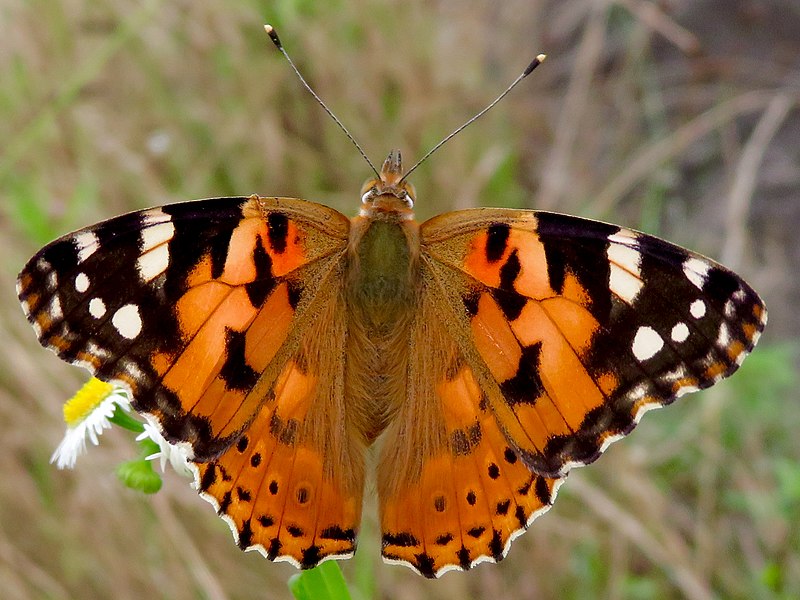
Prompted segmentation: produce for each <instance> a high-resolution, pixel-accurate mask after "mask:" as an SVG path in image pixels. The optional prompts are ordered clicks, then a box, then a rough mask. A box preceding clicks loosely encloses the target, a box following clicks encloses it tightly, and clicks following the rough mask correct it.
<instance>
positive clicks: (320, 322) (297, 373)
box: [196, 273, 364, 568]
mask: <svg viewBox="0 0 800 600" xmlns="http://www.w3.org/2000/svg"><path fill="white" fill-rule="evenodd" d="M337 275H340V273H337ZM339 291H340V289H339V288H337V287H336V286H332V285H327V286H325V287H324V288H323V289H322V290H320V292H319V295H320V296H321V302H320V306H321V309H320V311H319V313H318V314H315V315H313V316H312V317H311V321H312V322H311V324H310V325H309V328H308V329H307V331H306V335H305V336H304V337H303V340H302V341H301V343H300V345H299V348H298V350H297V352H296V353H295V354H294V355H293V356H292V357H291V358H290V360H289V361H288V362H287V363H286V364H285V366H284V367H283V369H282V371H281V373H280V375H279V376H278V378H277V379H276V380H275V382H274V384H273V385H272V387H271V388H270V389H269V390H268V391H267V393H266V399H265V401H264V403H263V404H262V405H261V407H260V409H259V411H258V413H257V415H256V416H255V418H254V419H253V421H252V423H251V424H250V425H249V427H248V429H247V431H246V432H245V433H244V434H243V435H242V436H241V437H240V438H239V439H238V441H237V442H236V443H235V444H233V445H231V446H230V447H229V448H228V449H227V450H226V451H225V452H224V453H223V454H222V455H221V456H219V457H218V458H217V459H215V460H214V461H211V462H208V463H197V465H196V466H197V468H198V478H197V479H198V482H199V487H200V492H201V494H203V496H204V497H205V498H206V499H208V500H209V501H211V502H212V504H214V505H215V506H216V508H217V511H218V513H219V514H220V516H222V517H223V518H224V519H225V520H226V521H227V522H228V523H229V525H230V526H231V529H232V531H233V532H234V536H235V538H236V540H237V543H238V545H239V547H240V548H241V549H242V550H258V551H259V552H261V553H262V554H263V555H264V556H266V557H267V558H269V559H270V560H287V561H290V562H292V563H293V564H294V565H295V566H297V567H300V568H310V567H314V566H316V565H317V564H318V563H319V562H320V561H321V560H323V559H324V558H326V557H335V558H346V557H348V556H350V555H352V553H353V552H354V550H355V538H356V534H357V531H358V526H359V522H360V517H361V496H362V489H363V485H364V484H363V481H364V480H363V471H364V466H363V456H362V453H363V444H362V443H361V442H360V439H361V438H360V436H359V435H358V434H357V432H354V431H353V430H352V426H351V423H352V420H353V419H352V415H349V414H348V410H349V408H350V407H349V406H348V405H347V403H346V401H345V395H344V393H343V391H344V368H345V363H344V361H342V360H341V355H342V349H343V347H344V344H345V337H346V315H345V312H344V306H343V303H342V302H341V299H340V297H339Z"/></svg>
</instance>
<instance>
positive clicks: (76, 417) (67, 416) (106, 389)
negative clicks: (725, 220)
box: [64, 377, 114, 427]
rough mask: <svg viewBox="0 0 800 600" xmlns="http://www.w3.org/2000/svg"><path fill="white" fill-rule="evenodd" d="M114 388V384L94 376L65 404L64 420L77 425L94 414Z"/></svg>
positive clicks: (70, 424)
mask: <svg viewBox="0 0 800 600" xmlns="http://www.w3.org/2000/svg"><path fill="white" fill-rule="evenodd" d="M113 390H114V386H113V385H111V384H110V383H106V382H105V381H100V380H99V379H97V378H96V377H92V378H91V379H90V380H89V381H87V382H86V383H85V384H84V386H83V387H82V388H81V389H79V390H78V392H77V393H76V394H75V395H74V396H73V397H72V398H70V399H69V400H67V402H66V403H65V404H64V421H66V423H67V425H68V426H70V427H75V426H76V425H77V424H78V423H80V422H81V421H83V420H84V419H85V418H86V417H88V416H89V415H90V414H92V411H93V410H94V409H96V408H97V407H98V406H99V405H100V403H101V402H102V401H103V400H105V399H106V398H107V397H108V395H109V394H110V393H111V392H112V391H113Z"/></svg>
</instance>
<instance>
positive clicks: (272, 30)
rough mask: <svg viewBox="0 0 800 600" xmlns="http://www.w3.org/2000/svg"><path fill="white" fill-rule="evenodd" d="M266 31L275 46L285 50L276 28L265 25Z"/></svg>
mask: <svg viewBox="0 0 800 600" xmlns="http://www.w3.org/2000/svg"><path fill="white" fill-rule="evenodd" d="M264 31H266V32H267V35H268V36H269V39H271V40H272V43H273V44H275V46H277V47H278V48H279V49H280V48H283V45H282V44H281V39H280V38H279V37H278V32H277V31H275V28H274V27H273V26H272V25H270V24H269V23H266V24H265V25H264Z"/></svg>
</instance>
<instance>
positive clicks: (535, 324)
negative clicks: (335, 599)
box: [379, 209, 766, 577]
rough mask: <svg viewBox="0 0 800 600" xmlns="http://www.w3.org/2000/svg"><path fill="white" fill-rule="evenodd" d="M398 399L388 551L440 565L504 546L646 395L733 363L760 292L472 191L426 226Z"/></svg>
mask: <svg viewBox="0 0 800 600" xmlns="http://www.w3.org/2000/svg"><path fill="white" fill-rule="evenodd" d="M420 235H421V238H422V279H423V282H424V290H423V295H422V301H421V304H422V306H421V309H420V313H419V315H418V318H417V320H416V321H415V323H414V325H413V327H412V330H413V333H412V338H411V340H410V347H411V348H412V356H411V365H410V367H409V375H408V392H407V398H406V402H405V404H404V405H403V407H402V408H401V410H400V413H399V414H398V415H397V418H396V420H395V422H394V424H393V425H392V426H391V427H390V429H389V430H388V432H387V437H386V440H385V446H384V449H383V458H382V461H381V467H380V472H379V484H380V485H379V492H380V495H381V499H380V501H381V524H382V528H383V555H384V557H385V558H386V559H387V560H389V561H396V562H400V563H402V564H406V565H410V566H411V567H413V568H414V569H415V570H417V571H418V572H420V573H421V574H423V575H425V576H428V577H436V576H439V575H440V574H442V573H443V572H446V571H447V570H450V569H467V568H469V567H471V566H472V565H474V564H476V563H477V562H480V561H482V560H499V559H501V558H502V557H503V556H505V553H506V552H507V551H508V548H509V545H510V542H511V540H513V538H514V537H515V536H516V535H518V534H519V533H521V532H522V531H523V530H524V529H525V528H526V527H527V526H528V525H529V524H530V522H531V521H532V520H533V518H535V517H536V516H537V515H538V514H541V513H542V512H543V511H544V510H546V509H547V508H548V507H549V506H550V504H551V503H552V501H553V498H554V495H555V492H556V490H557V487H558V485H559V484H560V483H561V482H562V480H563V479H562V478H563V477H564V476H566V474H567V473H568V471H569V469H570V468H571V467H573V466H577V465H582V464H587V463H589V462H591V461H593V460H595V459H596V458H597V457H598V456H599V455H600V453H601V452H602V451H603V450H604V449H605V448H606V447H607V445H608V444H610V443H611V442H613V441H614V440H616V439H619V438H620V437H623V436H624V435H626V434H628V433H629V432H630V431H631V430H632V429H633V427H634V426H635V424H636V423H637V422H638V420H639V418H640V417H641V415H642V414H643V412H644V411H646V410H647V409H650V408H656V407H659V406H663V405H665V404H668V403H669V402H671V401H673V400H674V399H675V398H676V397H678V396H679V395H681V394H683V393H686V392H689V391H693V390H696V389H699V388H702V387H707V386H709V385H712V384H713V383H714V382H716V381H718V380H719V379H721V378H723V377H726V376H728V375H730V374H732V373H733V372H734V371H735V370H736V369H737V367H738V366H739V364H741V362H742V360H743V359H744V357H745V356H746V355H747V353H748V352H749V351H750V350H751V349H752V348H753V346H754V345H755V343H756V341H757V339H758V336H759V334H760V332H761V330H762V329H763V327H764V324H765V322H766V310H765V308H764V305H763V303H762V302H761V300H760V299H759V298H758V296H757V295H756V294H755V292H754V291H753V290H752V289H751V288H750V287H749V286H748V285H747V284H746V283H745V282H743V281H742V280H741V279H740V278H739V277H738V276H736V275H735V274H733V273H731V272H730V271H728V270H726V269H724V268H723V267H721V266H719V265H717V264H716V263H714V262H712V261H710V260H709V259H707V258H704V257H701V256H699V255H697V254H693V253H691V252H689V251H687V250H683V249H681V248H679V247H677V246H674V245H672V244H669V243H667V242H664V241H661V240H658V239H656V238H653V237H651V236H647V235H644V234H641V233H635V232H632V231H629V230H625V229H621V228H619V227H615V226H612V225H606V224H604V223H598V222H594V221H588V220H584V219H579V218H575V217H568V216H564V215H556V214H551V213H543V212H533V211H515V210H504V209H477V210H471V211H460V212H454V213H449V214H445V215H442V216H439V217H436V218H434V219H432V220H430V221H427V222H426V223H423V224H422V225H421V228H420Z"/></svg>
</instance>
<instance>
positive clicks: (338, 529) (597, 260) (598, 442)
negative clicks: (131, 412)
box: [18, 151, 767, 577]
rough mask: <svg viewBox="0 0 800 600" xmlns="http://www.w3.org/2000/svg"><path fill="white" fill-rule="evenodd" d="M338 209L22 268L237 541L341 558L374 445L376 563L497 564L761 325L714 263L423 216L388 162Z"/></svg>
mask: <svg viewBox="0 0 800 600" xmlns="http://www.w3.org/2000/svg"><path fill="white" fill-rule="evenodd" d="M361 194H362V195H361V208H360V211H359V214H358V215H357V216H355V217H353V218H352V219H349V218H347V217H345V216H344V215H342V214H341V213H339V212H337V211H335V210H333V209H330V208H327V207H325V206H322V205H319V204H315V203H313V202H308V201H305V200H298V199H292V198H271V197H260V196H256V195H253V196H249V197H237V198H216V199H208V200H200V201H195V202H187V203H179V204H172V205H168V206H162V207H160V208H152V209H149V210H143V211H138V212H133V213H130V214H127V215H123V216H119V217H116V218H113V219H110V220H108V221H105V222H102V223H99V224H97V225H93V226H91V227H87V228H85V229H81V230H79V231H76V232H74V233H72V234H69V235H66V236H64V237H62V238H60V239H58V240H56V241H54V242H52V243H51V244H49V245H48V246H46V247H45V248H43V249H42V250H41V251H40V252H39V253H37V254H36V255H35V256H34V257H33V258H32V259H31V260H30V261H29V262H28V264H27V265H26V266H25V268H24V269H23V270H22V272H21V273H20V275H19V280H18V295H19V298H20V301H21V303H22V306H23V308H24V310H25V314H26V315H27V318H28V320H29V321H30V322H31V324H32V325H33V327H34V329H35V331H36V334H37V336H38V338H39V341H40V342H41V343H42V345H44V346H45V347H47V348H49V349H51V350H53V351H54V352H55V353H56V354H57V355H58V356H59V357H60V358H62V359H64V360H66V361H68V362H70V363H74V364H77V365H81V366H83V367H86V368H87V369H88V370H89V371H90V372H91V373H93V374H94V375H96V376H97V377H98V378H100V379H102V380H105V381H109V382H113V383H115V384H117V385H120V386H122V387H124V388H125V389H127V390H128V391H129V392H130V394H131V397H132V399H133V402H132V404H133V407H134V408H135V409H136V410H138V411H140V412H141V413H144V414H145V415H146V416H147V417H148V418H149V419H150V420H151V421H153V422H155V423H157V424H158V426H159V428H160V430H161V431H162V433H163V435H164V436H165V437H166V438H167V439H168V440H169V441H171V442H173V443H175V444H181V445H182V446H183V447H185V449H186V451H187V453H188V456H189V457H190V462H191V464H192V465H193V468H194V471H195V483H196V486H197V488H198V490H199V492H200V494H201V495H202V496H203V497H204V498H205V499H207V500H209V501H210V502H211V503H212V504H213V505H214V506H215V507H216V509H217V512H218V514H219V515H220V516H221V517H223V518H224V519H225V520H226V521H227V522H228V523H229V524H230V526H231V529H232V531H233V535H234V538H235V540H236V543H237V544H238V545H239V547H240V548H242V549H243V550H253V549H255V550H258V551H259V552H261V553H262V554H264V555H265V556H266V557H267V558H269V559H271V560H276V561H278V560H283V561H289V562H290V563H292V564H294V565H295V566H298V567H301V568H310V567H313V566H315V565H317V564H318V563H319V562H321V561H322V560H324V559H327V558H344V557H348V556H350V555H352V553H353V552H354V550H355V547H356V535H357V532H358V528H359V522H360V515H361V506H362V491H363V488H364V481H365V467H364V464H365V454H366V453H367V452H368V449H369V448H370V447H371V446H373V445H376V446H378V447H379V455H380V458H379V461H378V466H377V490H378V498H379V509H380V511H379V512H380V524H381V529H382V554H383V557H384V559H385V560H387V561H388V562H391V563H400V564H404V565H407V566H410V567H412V568H413V569H414V570H415V571H417V572H418V573H420V574H422V575H424V576H426V577H438V576H439V575H441V574H442V573H444V572H446V571H448V570H451V569H469V568H470V567H472V566H474V565H476V564H477V563H479V562H482V561H499V560H501V559H502V558H503V557H504V556H505V555H506V553H507V552H508V550H509V547H510V544H511V541H512V540H513V539H514V538H515V537H516V536H518V535H519V534H521V533H522V532H524V531H525V530H526V529H527V528H528V527H529V526H530V524H531V522H532V521H533V520H534V519H535V518H536V517H537V516H538V515H540V514H542V513H543V512H545V511H546V510H547V509H548V508H549V507H550V506H551V505H552V503H553V500H554V499H555V496H556V492H557V490H558V487H559V485H560V484H561V483H562V482H563V481H564V478H565V477H566V476H567V474H568V472H569V470H570V469H571V468H572V467H575V466H579V465H584V464H588V463H590V462H592V461H594V460H595V459H597V458H598V456H600V454H601V453H602V452H603V451H604V450H605V449H606V447H607V446H608V445H609V444H610V443H612V442H613V441H615V440H617V439H619V438H621V437H623V436H625V435H627V434H628V433H630V431H631V430H632V429H633V428H634V427H635V425H636V424H637V423H638V421H639V419H640V418H641V416H642V414H644V412H645V411H647V410H649V409H652V408H658V407H660V406H663V405H666V404H669V403H671V402H672V401H673V400H675V399H676V398H677V397H679V396H681V395H683V394H685V393H687V392H692V391H695V390H699V389H701V388H706V387H708V386H710V385H712V384H714V383H715V382H717V381H719V380H720V379H722V378H724V377H727V376H729V375H731V374H732V373H733V372H734V371H735V370H736V369H737V368H738V366H739V365H740V364H741V363H742V361H743V360H744V358H745V356H746V355H747V354H748V353H749V352H750V351H751V350H752V349H753V347H754V345H755V344H756V341H757V340H758V337H759V335H760V333H761V331H762V330H763V328H764V325H765V323H766V319H767V313H766V309H765V307H764V304H763V302H762V301H761V299H760V298H759V297H758V295H757V294H756V293H755V292H754V291H753V289H751V288H750V286H748V285H747V284H746V283H745V282H744V281H743V280H742V279H741V278H739V277H738V276H737V275H735V274H734V273H732V272H731V271H729V270H727V269H725V268H724V267H722V266H720V265H718V264H716V263H715V262H713V261H711V260H710V259H708V258H705V257H702V256H700V255H698V254H695V253H693V252H690V251H688V250H685V249H682V248H680V247H678V246H675V245H673V244H670V243H668V242H666V241H662V240H660V239H658V238H655V237H652V236H649V235H645V234H643V233H638V232H636V231H633V230H630V229H626V228H623V227H619V226H616V225H609V224H605V223H601V222H597V221H591V220H587V219H581V218H577V217H572V216H567V215H562V214H555V213H550V212H542V211H531V210H511V209H502V208H497V209H494V208H479V209H470V210H459V211H455V212H449V213H445V214H442V215H439V216H437V217H434V218H432V219H430V220H428V221H425V222H423V223H421V224H420V223H418V222H417V221H416V220H415V219H414V214H413V204H414V200H415V192H414V189H413V187H412V186H411V184H410V183H408V182H407V181H405V179H404V178H403V169H402V161H401V157H400V153H399V151H393V152H392V153H390V154H389V157H388V158H387V159H386V161H385V162H384V164H383V167H382V169H381V170H380V173H379V177H377V178H375V179H371V180H369V181H367V182H366V183H365V185H364V187H363V189H362V192H361Z"/></svg>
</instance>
